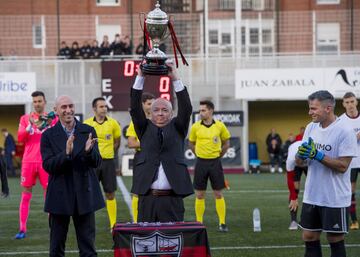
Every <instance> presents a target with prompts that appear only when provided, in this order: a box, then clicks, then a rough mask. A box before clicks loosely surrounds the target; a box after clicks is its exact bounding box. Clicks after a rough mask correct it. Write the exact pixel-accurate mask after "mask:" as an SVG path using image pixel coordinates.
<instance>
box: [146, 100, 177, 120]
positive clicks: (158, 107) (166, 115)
mask: <svg viewBox="0 0 360 257" xmlns="http://www.w3.org/2000/svg"><path fill="white" fill-rule="evenodd" d="M172 115H173V111H172V105H171V103H170V102H169V101H168V100H166V99H164V98H157V99H155V101H154V102H153V103H152V105H151V121H152V122H153V123H154V124H155V125H156V126H158V127H164V126H165V125H166V124H168V123H169V122H170V120H171V118H172Z"/></svg>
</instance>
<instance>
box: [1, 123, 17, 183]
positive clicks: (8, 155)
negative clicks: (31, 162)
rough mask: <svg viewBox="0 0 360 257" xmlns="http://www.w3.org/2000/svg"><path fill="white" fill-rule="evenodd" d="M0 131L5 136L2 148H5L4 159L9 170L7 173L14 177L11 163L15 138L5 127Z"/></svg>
mask: <svg viewBox="0 0 360 257" xmlns="http://www.w3.org/2000/svg"><path fill="white" fill-rule="evenodd" d="M1 132H2V134H3V136H4V138H5V142H4V149H5V159H6V167H7V170H8V171H9V172H8V174H9V175H10V176H13V177H15V175H16V174H15V168H14V165H13V157H14V156H15V150H16V145H15V140H14V137H13V136H12V135H11V134H10V133H9V131H8V130H7V129H6V128H3V129H1Z"/></svg>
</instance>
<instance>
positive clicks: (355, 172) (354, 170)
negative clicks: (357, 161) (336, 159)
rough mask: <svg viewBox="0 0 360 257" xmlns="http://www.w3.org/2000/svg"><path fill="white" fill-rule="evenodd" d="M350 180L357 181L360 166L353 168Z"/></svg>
mask: <svg viewBox="0 0 360 257" xmlns="http://www.w3.org/2000/svg"><path fill="white" fill-rule="evenodd" d="M350 172H351V175H350V181H351V183H355V182H356V181H357V177H358V173H359V172H360V168H353V169H351V171H350Z"/></svg>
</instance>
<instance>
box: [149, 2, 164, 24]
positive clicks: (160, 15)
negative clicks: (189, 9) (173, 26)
mask: <svg viewBox="0 0 360 257" xmlns="http://www.w3.org/2000/svg"><path fill="white" fill-rule="evenodd" d="M146 23H147V24H167V23H168V16H167V14H166V12H164V11H162V10H161V9H160V4H159V1H157V3H156V4H155V9H154V10H152V11H151V12H149V13H148V15H147V18H146Z"/></svg>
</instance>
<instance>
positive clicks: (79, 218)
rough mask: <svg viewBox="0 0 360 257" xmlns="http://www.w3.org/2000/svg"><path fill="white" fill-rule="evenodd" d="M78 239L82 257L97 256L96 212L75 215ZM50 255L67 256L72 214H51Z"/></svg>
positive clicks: (52, 256)
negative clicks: (67, 240)
mask: <svg viewBox="0 0 360 257" xmlns="http://www.w3.org/2000/svg"><path fill="white" fill-rule="evenodd" d="M72 218H73V222H74V227H75V232H76V239H77V243H78V247H79V251H80V254H79V256H81V257H93V256H97V253H96V250H95V214H94V212H91V213H88V214H84V215H73V216H72ZM49 223H50V255H49V256H50V257H63V256H65V243H66V236H67V233H68V229H69V223H70V216H67V215H57V214H50V217H49Z"/></svg>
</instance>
